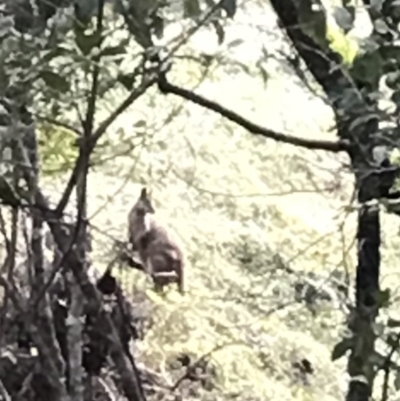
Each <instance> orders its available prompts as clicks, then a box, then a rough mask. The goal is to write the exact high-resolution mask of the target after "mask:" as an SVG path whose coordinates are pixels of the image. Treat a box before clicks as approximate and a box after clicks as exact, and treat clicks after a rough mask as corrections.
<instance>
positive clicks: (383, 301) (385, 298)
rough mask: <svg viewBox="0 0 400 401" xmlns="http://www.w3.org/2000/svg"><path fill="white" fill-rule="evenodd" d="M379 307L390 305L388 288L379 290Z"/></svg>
mask: <svg viewBox="0 0 400 401" xmlns="http://www.w3.org/2000/svg"><path fill="white" fill-rule="evenodd" d="M378 305H379V308H387V307H389V305H390V288H386V289H385V290H381V291H379V296H378Z"/></svg>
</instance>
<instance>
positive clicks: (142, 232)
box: [128, 187, 155, 250]
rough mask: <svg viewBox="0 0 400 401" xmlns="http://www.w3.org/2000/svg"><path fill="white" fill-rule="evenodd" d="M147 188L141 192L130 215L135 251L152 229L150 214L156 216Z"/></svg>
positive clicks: (131, 239)
mask: <svg viewBox="0 0 400 401" xmlns="http://www.w3.org/2000/svg"><path fill="white" fill-rule="evenodd" d="M154 212H155V211H154V207H153V205H152V203H151V200H150V197H149V194H148V192H147V189H146V187H143V188H142V190H141V191H140V196H139V198H138V199H137V201H136V203H135V204H134V205H133V207H132V209H131V210H130V212H129V215H128V228H129V242H130V243H131V245H132V247H133V249H134V250H136V249H138V247H139V245H140V244H139V242H141V241H142V240H143V238H144V237H145V236H146V234H147V233H148V231H149V229H150V225H151V221H150V220H151V219H150V214H154Z"/></svg>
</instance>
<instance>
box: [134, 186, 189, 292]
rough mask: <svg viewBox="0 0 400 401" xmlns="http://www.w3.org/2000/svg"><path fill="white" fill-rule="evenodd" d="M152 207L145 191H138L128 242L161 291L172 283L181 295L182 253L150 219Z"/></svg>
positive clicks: (182, 281) (172, 240)
mask: <svg viewBox="0 0 400 401" xmlns="http://www.w3.org/2000/svg"><path fill="white" fill-rule="evenodd" d="M153 215H154V208H153V205H152V204H151V201H150V199H149V196H148V194H147V190H146V188H142V190H141V193H140V196H139V199H138V200H137V202H136V203H135V205H134V206H133V207H132V209H131V211H130V212H129V216H128V228H129V242H130V243H131V245H132V249H133V250H134V251H137V252H138V254H139V258H140V261H141V263H142V264H143V268H144V269H145V271H146V273H148V274H149V275H150V276H151V277H152V279H153V282H154V284H155V289H156V290H162V289H163V287H164V286H165V285H167V284H170V283H173V282H176V283H177V285H178V289H179V291H180V293H181V294H183V293H184V254H183V251H182V248H181V246H180V245H179V244H178V242H177V239H176V238H174V237H173V236H172V233H171V230H167V229H166V228H165V227H163V226H162V225H160V224H159V223H158V222H156V220H155V219H154V217H153Z"/></svg>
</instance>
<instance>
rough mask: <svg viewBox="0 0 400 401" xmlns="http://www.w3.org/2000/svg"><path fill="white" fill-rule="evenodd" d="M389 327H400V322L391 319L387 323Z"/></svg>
mask: <svg viewBox="0 0 400 401" xmlns="http://www.w3.org/2000/svg"><path fill="white" fill-rule="evenodd" d="M387 327H389V328H391V329H394V328H397V327H400V320H397V319H392V318H389V319H388V321H387Z"/></svg>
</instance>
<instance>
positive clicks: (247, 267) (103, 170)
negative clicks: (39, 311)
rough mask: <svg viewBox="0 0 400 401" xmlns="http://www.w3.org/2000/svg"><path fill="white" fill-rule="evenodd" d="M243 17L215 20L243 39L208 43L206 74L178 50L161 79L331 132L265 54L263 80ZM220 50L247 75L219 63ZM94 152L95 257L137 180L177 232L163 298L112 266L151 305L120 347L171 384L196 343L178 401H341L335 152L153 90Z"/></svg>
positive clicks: (341, 227)
mask: <svg viewBox="0 0 400 401" xmlns="http://www.w3.org/2000/svg"><path fill="white" fill-rule="evenodd" d="M263 12H264V13H265V14H264V17H263V18H264V22H263V23H264V26H265V18H267V19H269V20H270V23H269V24H268V27H269V28H268V32H266V33H264V36H265V41H266V42H267V41H268V40H269V41H271V42H272V41H273V40H274V41H275V42H274V43H273V44H272V45H271V46H270V48H273V47H274V46H275V47H276V49H275V50H277V49H279V47H282V48H284V46H285V43H284V42H283V39H282V38H278V39H277V38H276V31H277V29H276V25H274V24H275V21H274V18H273V13H272V12H271V11H269V10H268V9H265V10H263ZM259 13H260V9H259V8H253V9H251V8H248V9H246V12H245V13H243V14H242V13H241V15H240V16H238V17H237V18H236V19H235V22H232V23H231V25H230V26H229V29H228V30H227V38H228V39H227V42H229V41H232V40H234V39H236V38H237V36H241V35H243V38H245V39H244V41H243V43H242V44H241V45H238V46H237V47H235V48H233V49H227V50H226V52H225V53H224V55H225V56H224V57H228V58H229V59H230V61H231V62H230V63H227V64H226V65H225V66H224V65H222V63H219V62H215V63H212V64H211V66H210V67H209V71H208V72H207V73H206V72H205V71H204V68H200V67H199V66H198V65H197V64H196V63H194V62H189V61H182V62H180V63H179V64H178V63H177V64H176V65H175V67H174V73H173V74H172V76H173V79H174V80H175V82H176V83H179V84H182V85H184V86H186V87H194V90H195V91H197V92H198V93H201V94H203V95H205V96H206V97H207V98H210V99H212V100H215V101H218V102H219V103H220V104H223V105H224V106H225V107H227V108H229V109H232V110H234V111H236V112H238V113H240V114H242V115H243V116H245V117H246V118H248V119H250V120H252V121H254V122H256V123H258V124H260V125H263V126H265V127H269V128H272V129H276V130H278V131H283V132H286V133H289V134H292V135H296V136H303V137H309V138H319V139H323V138H334V135H335V132H332V131H329V129H330V127H331V125H332V121H333V120H332V115H331V111H330V109H329V107H328V106H327V105H325V104H324V103H323V102H322V101H321V100H320V99H318V98H317V97H316V96H315V95H312V94H310V92H309V91H308V90H307V89H305V88H304V86H302V85H301V84H300V82H299V81H298V80H297V79H296V78H295V77H294V74H291V73H290V71H289V69H288V68H286V67H285V68H284V67H283V66H282V65H281V64H280V63H278V62H277V61H274V60H272V59H271V60H270V61H268V62H265V66H266V67H265V68H266V71H267V74H268V79H267V81H266V83H265V84H264V83H263V80H262V79H261V76H260V73H259V72H258V70H257V69H256V68H253V67H254V65H255V60H256V59H258V58H259V52H260V46H261V44H262V43H261V42H260V43H257V45H259V46H257V45H254V49H252V47H251V46H250V45H249V44H250V43H254V42H257V41H256V38H257V37H258V33H259V28H257V26H256V23H254V26H253V28H251V27H250V25H249V21H250V20H251V21H253V22H254V21H256V16H257V15H259ZM171 29H172V28H171ZM241 30H242V31H241ZM238 32H239V33H238ZM196 38H197V39H196V41H198V42H196V41H195V40H193V41H192V42H191V43H190V44H189V45H188V46H187V47H186V49H185V51H186V52H188V51H191V49H192V50H193V51H195V50H198V48H197V47H196V46H198V43H200V42H202V41H203V42H202V43H204V42H206V41H207V40H210V34H209V32H207V31H204V32H201V33H200V34H198V36H196ZM276 43H278V44H276ZM271 53H273V51H272V50H271ZM245 56H246V57H247V58H246V59H244V57H245ZM234 60H237V61H238V62H240V63H243V64H246V65H247V66H248V69H249V70H250V71H244V70H243V69H242V68H240V67H237V68H235V67H232V61H234ZM199 82H200V83H199ZM117 99H118V94H115V93H114V94H113V97H112V98H110V99H107V102H108V103H107V102H106V103H105V106H104V110H99V113H98V114H99V115H98V119H99V120H101V119H102V116H103V115H104V114H105V113H106V112H107V107H108V106H110V105H111V104H115V103H117ZM107 105H108V106H107ZM96 158H98V160H99V161H100V160H101V161H102V162H101V163H100V164H99V165H98V166H96V167H94V169H93V171H92V172H91V174H90V177H89V180H90V182H89V191H88V193H89V209H90V210H89V215H90V216H92V218H91V224H92V227H93V231H92V232H93V236H94V239H95V241H94V249H93V254H92V259H93V264H94V266H95V267H96V269H99V270H104V269H105V267H106V265H107V264H108V262H109V261H110V260H111V259H112V257H113V245H114V240H125V239H126V234H127V213H128V211H129V209H130V207H131V206H132V204H133V203H134V202H135V200H136V198H137V196H138V194H139V191H140V188H141V186H142V185H144V184H145V185H147V186H148V187H149V188H150V189H151V190H152V198H153V202H154V204H155V206H156V209H157V210H156V216H157V218H159V219H160V220H162V221H164V222H165V223H166V224H167V225H169V226H171V227H173V228H174V229H175V230H176V231H177V233H178V234H179V235H180V237H181V238H182V241H183V243H184V244H185V248H186V252H187V295H186V296H184V297H181V296H180V295H179V294H178V293H177V292H176V290H175V288H173V287H171V289H169V291H168V293H167V294H166V295H165V296H164V297H163V296H159V295H156V294H155V293H154V292H153V291H152V290H151V286H150V285H149V283H148V282H147V281H146V279H145V277H144V275H143V274H142V273H139V272H136V271H131V270H129V268H127V267H125V268H123V269H122V270H120V271H119V273H118V276H119V277H120V279H121V282H122V283H123V286H124V288H125V289H126V290H127V291H128V292H130V293H132V295H133V296H135V294H138V293H141V292H143V291H146V296H147V297H148V298H149V299H150V300H151V302H152V305H153V311H152V318H153V320H154V324H153V325H152V327H151V328H150V329H149V331H148V332H147V334H146V336H145V338H144V340H143V341H140V342H138V343H137V344H136V345H137V349H136V350H135V352H136V355H137V357H138V359H139V360H140V361H141V362H142V363H144V364H145V365H146V366H148V367H149V368H151V369H153V370H154V371H155V372H159V373H161V374H162V376H163V377H164V378H166V379H167V380H168V381H169V382H170V383H173V382H174V381H176V380H177V378H178V374H177V373H176V372H175V371H174V370H173V369H172V368H171V360H172V359H173V358H175V357H176V356H177V355H179V354H180V353H188V354H191V355H194V357H195V358H200V357H202V356H203V355H205V354H207V355H209V356H210V357H211V363H212V365H213V366H214V367H215V375H213V379H212V384H211V386H209V387H207V386H205V387H207V388H200V389H198V390H197V391H196V392H194V393H191V394H187V395H186V397H185V399H187V400H188V399H202V400H211V399H225V400H226V399H238V400H243V401H244V400H278V399H279V400H321V399H323V400H324V401H329V400H336V399H341V398H343V394H344V391H345V389H346V380H345V375H344V372H345V366H344V364H343V360H340V361H338V362H331V359H330V358H331V351H332V348H333V345H334V344H335V343H336V342H337V341H338V339H339V337H340V334H341V330H343V329H344V323H345V313H346V309H345V307H344V296H343V294H342V295H341V294H340V293H339V292H338V291H337V290H336V287H335V286H334V284H332V283H333V282H334V278H336V279H339V280H345V278H346V274H348V275H349V277H350V279H351V281H350V286H351V285H352V283H353V279H354V277H353V275H354V267H355V265H354V224H355V214H354V213H353V212H352V211H349V210H348V205H349V204H350V202H351V196H352V181H351V176H350V175H349V174H348V172H347V169H346V163H347V162H348V161H347V160H346V158H344V159H343V158H340V157H339V156H332V155H328V154H325V153H324V152H321V151H319V152H314V151H308V150H305V149H302V148H296V147H293V146H290V145H286V144H280V143H276V142H274V141H271V140H267V139H265V138H262V137H256V136H253V135H251V134H249V133H247V132H246V131H244V130H243V129H241V128H240V127H237V126H236V125H234V124H232V123H230V122H228V121H226V120H225V119H223V118H221V117H220V116H218V115H217V114H215V113H212V112H210V111H207V110H205V109H202V108H200V107H199V106H196V105H193V104H189V103H186V102H182V101H181V100H180V99H177V98H175V97H173V96H168V97H164V96H162V95H160V94H159V93H157V92H156V90H152V91H150V92H149V93H148V94H147V95H145V96H143V97H142V98H140V99H139V101H137V102H136V103H135V104H134V105H133V106H132V107H131V108H130V110H129V112H127V113H125V114H124V115H122V116H121V117H120V119H119V120H118V121H117V122H116V123H115V124H114V125H113V126H112V129H111V130H110V132H108V134H107V137H106V139H105V140H104V146H102V147H100V150H98V151H97V154H96ZM49 163H50V162H49ZM46 166H47V167H48V168H49V169H51V166H50V167H49V165H46ZM46 166H45V167H46ZM63 185H65V183H64V180H63V179H62V178H60V175H59V174H57V175H54V174H51V175H50V174H48V175H47V177H46V178H45V188H46V191H47V193H48V194H49V195H51V196H52V195H55V194H56V193H57V192H58V190H59V189H60V188H62V186H63ZM387 220H388V221H385V222H384V227H385V231H384V232H385V234H386V236H387V238H392V236H391V235H390V233H392V232H394V231H393V230H395V228H391V220H389V219H387ZM391 242H394V240H391ZM385 246H386V247H385V249H384V268H385V271H384V274H388V273H389V274H390V273H391V261H392V258H393V254H394V251H391V249H394V246H395V244H393V243H390V242H388V241H387V243H386V245H385ZM346 272H347V273H346ZM387 277H388V279H387V280H386V281H385V283H384V284H385V285H386V286H388V285H389V286H391V285H393V280H394V279H393V277H394V276H393V275H391V276H389V275H388V276H387ZM308 278H310V280H314V281H315V282H316V283H317V284H318V285H317V286H316V288H317V290H318V291H319V290H320V291H321V293H324V292H323V291H324V290H323V288H325V287H326V288H327V290H326V293H328V294H331V296H328V297H325V298H324V297H322V298H321V299H319V298H318V297H317V298H316V299H314V298H312V299H311V300H310V299H307V297H305V296H304V295H305V294H304V293H301V294H300V295H299V292H298V291H296V289H298V288H299V285H300V284H301V283H303V284H304V282H303V281H302V280H304V279H308ZM299 283H300V284H299ZM394 284H395V280H394ZM350 288H351V287H350ZM332 294H333V295H332ZM349 295H350V296H352V295H353V294H352V291H351V290H350V293H349ZM307 300H308V301H309V302H307ZM305 360H306V361H308V362H309V364H310V366H311V369H310V371H308V369H307V368H305V367H304V364H305V362H304V361H305ZM311 371H312V372H311Z"/></svg>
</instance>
